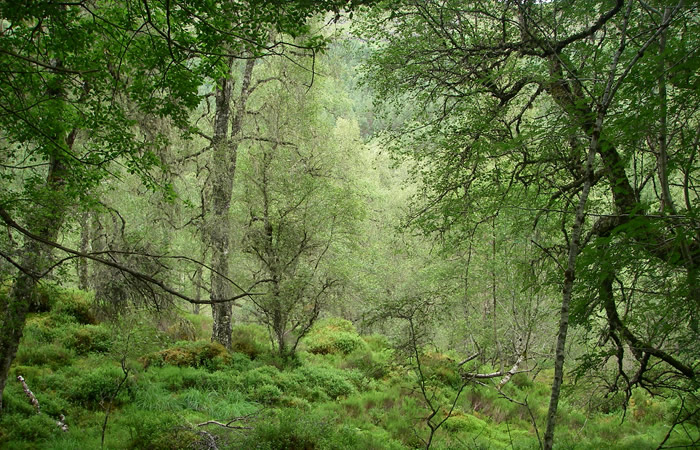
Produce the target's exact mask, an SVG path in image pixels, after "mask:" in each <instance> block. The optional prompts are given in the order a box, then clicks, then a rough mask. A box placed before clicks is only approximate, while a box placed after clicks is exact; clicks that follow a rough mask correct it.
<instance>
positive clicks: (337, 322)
mask: <svg viewBox="0 0 700 450" xmlns="http://www.w3.org/2000/svg"><path fill="white" fill-rule="evenodd" d="M305 342H306V346H307V348H308V350H309V351H310V352H311V353H316V354H321V355H327V354H333V353H342V354H346V355H347V354H349V353H351V352H353V351H355V350H358V349H367V343H366V342H365V341H364V340H363V339H362V338H361V337H360V335H359V334H357V331H356V330H355V326H354V325H353V324H352V322H350V321H348V320H345V319H337V318H333V319H325V320H322V321H319V323H318V324H316V326H314V328H313V329H312V330H311V331H310V332H309V334H308V335H307V336H306V338H305Z"/></svg>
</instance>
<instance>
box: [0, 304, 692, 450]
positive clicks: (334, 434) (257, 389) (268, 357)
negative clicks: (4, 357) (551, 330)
mask: <svg viewBox="0 0 700 450" xmlns="http://www.w3.org/2000/svg"><path fill="white" fill-rule="evenodd" d="M38 310H39V311H43V312H36V313H33V314H32V315H31V317H30V319H29V320H28V322H27V325H26V328H25V332H24V338H23V340H22V343H21V345H20V348H19V351H18V354H17V358H16V360H15V362H14V365H13V367H12V371H11V377H10V379H9V380H8V384H7V387H6V388H5V393H4V397H3V408H4V409H3V412H2V416H1V417H0V447H2V448H13V449H14V448H16V449H32V448H38V449H93V448H101V447H102V448H108V449H120V448H143V449H145V448H148V449H175V448H178V449H179V448H222V449H223V448H241V449H353V448H357V449H404V448H425V440H426V439H427V438H428V436H429V428H428V426H427V424H426V419H427V417H428V415H429V414H430V409H429V408H428V407H427V404H426V401H425V397H424V395H423V393H422V392H421V390H420V389H419V383H418V380H419V378H418V375H417V372H416V370H415V361H413V360H411V359H410V358H407V357H405V356H402V354H401V353H400V352H398V351H397V350H395V349H393V348H392V346H391V345H390V343H389V341H388V339H387V338H386V337H385V336H382V335H371V336H360V335H359V334H357V332H356V331H355V329H354V327H353V326H352V324H351V323H350V322H348V321H345V320H342V319H324V320H323V321H321V322H319V323H318V324H317V326H316V327H315V329H314V330H313V332H312V333H311V334H310V335H309V336H308V337H307V338H305V340H304V341H302V346H301V348H300V349H299V351H298V354H297V358H296V359H295V361H294V362H293V363H291V364H290V363H287V364H282V363H281V362H280V361H279V359H277V358H275V357H274V356H273V355H272V353H271V351H270V345H269V339H268V337H267V332H266V331H265V330H264V329H263V328H262V327H259V326H257V325H240V326H237V327H235V329H234V339H233V340H234V344H233V348H234V350H235V351H234V352H228V351H226V350H225V349H224V348H223V347H221V346H219V345H216V344H212V343H210V342H209V341H208V333H210V326H211V321H210V319H208V318H207V317H205V316H203V315H191V314H181V315H179V316H178V315H171V316H170V318H169V319H164V318H163V316H161V317H160V318H159V319H154V318H153V317H152V316H150V315H147V314H140V315H138V316H136V315H132V316H129V317H124V318H122V319H121V320H118V321H116V322H114V321H99V320H98V318H97V317H95V315H94V314H93V312H92V311H93V308H92V305H91V302H90V299H89V297H88V296H87V295H86V294H84V293H82V292H80V291H68V290H59V291H55V290H50V291H47V293H46V294H45V295H44V297H43V299H42V305H38ZM455 358H456V356H455V355H450V354H449V352H446V353H440V352H436V351H431V352H425V353H424V354H423V356H422V358H421V363H422V369H423V375H424V380H425V386H426V393H427V395H428V397H429V399H430V400H431V402H432V403H433V405H439V406H440V408H439V411H438V412H437V414H436V415H435V416H434V418H433V423H437V422H439V421H441V420H442V419H444V418H445V417H447V414H448V412H449V411H450V408H451V407H452V404H453V402H454V399H455V396H456V395H457V392H458V391H459V388H460V386H461V385H462V384H463V379H462V377H461V376H460V374H459V373H458V372H457V370H456V364H455ZM475 364H477V363H475ZM472 369H474V370H479V371H487V370H489V369H491V368H489V367H486V366H481V367H479V366H478V365H477V366H474V367H472ZM18 376H22V377H23V378H24V380H25V381H26V384H27V387H28V388H29V389H31V391H32V392H33V395H35V396H36V399H37V400H38V403H39V407H40V413H38V412H37V409H36V408H35V406H33V405H32V403H31V402H30V399H29V397H28V395H27V394H26V393H25V390H24V388H23V385H22V383H21V382H20V381H18V379H17V377H18ZM551 376H552V371H551V370H547V369H544V370H542V371H540V372H538V373H537V375H536V376H535V375H534V372H531V373H520V374H517V375H516V376H514V377H513V378H512V380H511V381H510V382H509V383H508V384H507V385H506V386H504V387H503V389H502V392H499V391H498V390H497V389H496V388H495V387H494V386H495V384H494V385H493V386H491V385H480V384H477V383H474V382H470V383H468V384H467V385H466V386H465V387H464V389H463V391H462V392H461V395H460V396H459V398H458V399H457V401H456V402H454V409H453V410H452V412H451V414H450V417H449V418H448V419H447V420H446V421H445V422H444V423H443V424H442V426H441V427H440V428H438V429H437V431H436V432H435V435H434V439H433V441H432V446H431V448H435V449H506V448H515V449H530V448H532V449H535V448H539V446H540V445H539V441H538V433H537V432H536V430H535V427H534V426H533V421H532V420H533V418H534V420H535V422H536V423H537V425H538V428H539V433H540V434H541V433H542V432H543V428H544V425H543V424H544V421H545V415H546V411H547V404H548V399H549V384H548V382H549V381H551ZM533 378H534V379H533ZM496 381H498V380H496ZM566 393H567V395H566V397H565V399H564V401H563V402H562V403H561V405H560V408H559V410H560V418H559V422H558V429H557V434H556V445H555V447H556V448H560V449H601V448H619V449H647V448H649V449H653V448H657V446H658V445H659V444H660V443H661V441H662V440H663V439H664V437H665V436H666V435H667V433H668V432H669V429H670V425H669V422H670V421H671V420H672V419H673V412H674V406H675V405H674V404H673V402H672V401H670V400H664V399H661V398H658V397H657V398H650V397H648V396H645V395H643V394H642V393H636V394H635V395H634V396H633V398H632V400H631V402H630V404H629V406H628V408H627V410H626V412H624V411H623V410H622V409H621V408H620V409H618V410H615V411H608V412H607V413H605V412H603V411H601V410H600V408H598V409H596V410H591V408H590V407H588V405H590V404H591V402H590V392H588V391H586V390H585V389H578V388H576V387H573V386H568V388H567V390H566ZM512 400H515V401H516V402H513V401H512ZM519 403H521V404H519ZM524 403H527V405H528V406H524V405H523V404H524ZM61 417H64V418H65V420H64V421H65V424H66V425H67V431H62V430H61V428H60V427H59V426H58V425H57V421H59V420H60V418H61ZM623 418H624V420H623ZM697 432H698V430H697V429H695V428H687V427H686V428H683V427H682V426H678V427H676V428H675V429H673V431H672V432H671V433H670V438H669V439H668V440H667V441H666V444H665V445H666V446H668V447H672V446H683V445H688V443H689V442H691V440H690V439H689V438H688V436H689V435H692V436H694V435H696V434H697Z"/></svg>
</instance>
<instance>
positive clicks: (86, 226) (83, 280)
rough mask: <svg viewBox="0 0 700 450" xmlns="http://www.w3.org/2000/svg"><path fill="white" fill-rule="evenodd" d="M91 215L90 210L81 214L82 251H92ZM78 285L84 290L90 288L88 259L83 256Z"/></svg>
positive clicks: (80, 260) (79, 261) (80, 263)
mask: <svg viewBox="0 0 700 450" xmlns="http://www.w3.org/2000/svg"><path fill="white" fill-rule="evenodd" d="M90 216H91V214H90V213H89V212H88V211H84V212H83V213H82V214H81V216H80V251H81V252H83V253H88V252H89V251H90V234H91V233H90ZM78 287H79V288H80V289H82V290H84V291H86V290H88V289H89V288H90V276H89V273H88V261H87V260H86V259H83V258H80V259H78Z"/></svg>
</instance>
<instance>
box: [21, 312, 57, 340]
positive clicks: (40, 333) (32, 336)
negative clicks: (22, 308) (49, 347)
mask: <svg viewBox="0 0 700 450" xmlns="http://www.w3.org/2000/svg"><path fill="white" fill-rule="evenodd" d="M22 335H23V339H24V341H23V342H28V341H34V342H39V343H44V344H48V343H50V342H52V341H53V340H54V339H55V338H56V336H57V335H58V330H57V327H56V325H55V324H54V323H53V320H52V319H51V317H49V316H47V315H46V314H36V315H31V316H29V317H28V318H27V321H26V322H25V324H24V330H22Z"/></svg>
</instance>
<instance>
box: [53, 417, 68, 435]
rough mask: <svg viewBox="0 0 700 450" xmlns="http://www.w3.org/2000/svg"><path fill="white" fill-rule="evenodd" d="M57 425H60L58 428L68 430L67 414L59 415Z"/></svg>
mask: <svg viewBox="0 0 700 450" xmlns="http://www.w3.org/2000/svg"><path fill="white" fill-rule="evenodd" d="M56 425H58V428H60V429H61V431H63V432H68V425H67V424H66V416H64V415H63V414H61V415H59V416H58V420H57V421H56Z"/></svg>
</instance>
